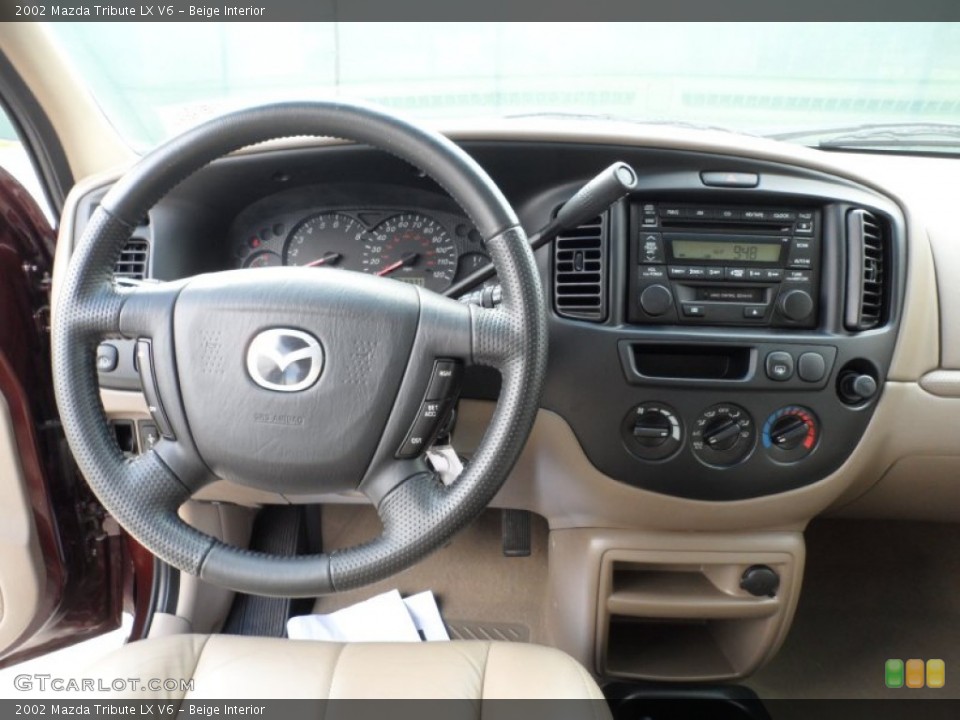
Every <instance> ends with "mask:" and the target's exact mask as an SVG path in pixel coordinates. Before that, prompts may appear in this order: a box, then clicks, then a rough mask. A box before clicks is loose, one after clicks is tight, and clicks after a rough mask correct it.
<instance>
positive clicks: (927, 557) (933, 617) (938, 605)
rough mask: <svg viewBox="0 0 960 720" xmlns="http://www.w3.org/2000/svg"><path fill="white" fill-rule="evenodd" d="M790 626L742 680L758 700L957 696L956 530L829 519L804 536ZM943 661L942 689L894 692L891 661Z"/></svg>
mask: <svg viewBox="0 0 960 720" xmlns="http://www.w3.org/2000/svg"><path fill="white" fill-rule="evenodd" d="M806 538H807V564H806V572H805V577H804V581H803V588H802V591H801V595H800V603H799V606H798V608H797V615H796V619H795V620H794V623H793V628H792V629H791V631H790V634H789V636H788V637H787V640H786V642H785V643H784V646H783V648H782V649H781V651H780V653H779V654H778V656H777V657H776V658H774V660H773V661H772V662H771V664H770V665H769V666H767V667H766V668H764V669H763V670H761V671H760V672H759V673H758V674H756V675H755V676H754V677H752V678H750V679H749V681H748V682H747V683H746V684H747V685H749V686H750V687H752V688H753V689H754V690H755V691H756V692H757V694H758V695H759V696H760V697H761V698H884V699H909V698H916V697H929V698H960V526H958V525H946V524H934V523H917V522H900V521H873V520H871V521H863V520H823V521H817V522H815V523H813V524H812V525H811V526H810V528H809V530H808V531H807V533H806ZM910 658H917V659H921V660H930V659H941V660H943V661H944V662H945V663H946V684H945V686H944V687H943V688H940V689H932V688H922V689H907V688H900V689H888V688H886V687H885V684H884V663H885V662H886V660H887V659H900V660H903V661H906V660H908V659H910Z"/></svg>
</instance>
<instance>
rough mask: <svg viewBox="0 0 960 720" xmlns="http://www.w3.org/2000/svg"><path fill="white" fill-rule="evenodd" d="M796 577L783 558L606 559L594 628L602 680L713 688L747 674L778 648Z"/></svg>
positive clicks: (615, 554)
mask: <svg viewBox="0 0 960 720" xmlns="http://www.w3.org/2000/svg"><path fill="white" fill-rule="evenodd" d="M794 567H795V566H794V563H793V560H792V558H791V557H790V556H789V555H787V554H782V553H756V554H754V553H724V552H714V551H702V552H682V551H681V552H674V551H663V552H661V551H643V550H635V551H630V550H615V551H608V552H607V553H606V554H605V555H604V557H603V560H602V561H601V573H600V597H599V604H598V618H597V622H598V626H597V668H598V670H599V672H600V674H601V675H607V676H611V677H620V678H630V679H638V680H639V679H643V680H661V681H674V680H689V681H708V680H709V681H715V680H729V679H735V678H738V677H742V676H744V675H745V674H748V673H750V672H752V671H753V670H755V669H756V668H757V667H759V666H760V665H761V664H762V663H763V662H764V660H765V659H766V658H769V657H770V655H771V653H772V651H773V650H774V649H775V647H776V645H777V644H778V643H779V642H780V641H781V640H782V637H783V629H784V624H785V623H786V622H788V621H789V608H790V606H791V603H792V600H793V595H792V593H791V588H792V587H793V582H794Z"/></svg>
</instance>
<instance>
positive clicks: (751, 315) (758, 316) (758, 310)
mask: <svg viewBox="0 0 960 720" xmlns="http://www.w3.org/2000/svg"><path fill="white" fill-rule="evenodd" d="M766 313H767V306H766V305H747V306H746V307H744V308H743V316H744V317H745V318H747V319H748V320H762V319H763V316H764V315H766Z"/></svg>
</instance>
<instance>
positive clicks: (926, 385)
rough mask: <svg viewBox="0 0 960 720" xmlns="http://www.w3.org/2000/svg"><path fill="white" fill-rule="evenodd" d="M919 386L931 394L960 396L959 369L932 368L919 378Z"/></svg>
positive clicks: (948, 396)
mask: <svg viewBox="0 0 960 720" xmlns="http://www.w3.org/2000/svg"><path fill="white" fill-rule="evenodd" d="M920 386H921V387H922V388H923V389H924V390H926V391H927V392H928V393H931V394H933V395H939V396H940V397H946V398H960V370H934V371H933V372H929V373H927V374H926V375H924V376H923V377H922V378H920Z"/></svg>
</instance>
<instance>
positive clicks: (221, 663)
mask: <svg viewBox="0 0 960 720" xmlns="http://www.w3.org/2000/svg"><path fill="white" fill-rule="evenodd" d="M83 676H84V677H92V678H95V679H98V678H102V679H103V680H104V682H105V683H106V687H109V686H110V685H109V683H110V682H111V681H112V680H114V679H115V678H129V677H139V678H141V679H142V680H143V681H144V682H146V681H147V680H149V679H150V678H160V679H171V678H172V679H174V680H178V679H184V680H189V679H191V678H192V679H193V681H194V683H193V689H192V690H186V691H181V690H179V689H176V690H162V691H157V692H140V693H137V692H134V693H126V694H125V696H126V697H130V696H131V695H132V696H134V697H139V698H144V699H146V698H148V697H149V698H150V699H157V700H185V699H196V700H200V699H223V698H235V699H273V698H296V699H341V698H363V699H370V698H389V699H397V698H446V699H469V700H485V699H519V698H535V699H564V700H567V699H571V700H572V699H581V700H592V701H594V702H588V703H574V705H576V706H578V707H579V708H580V710H579V711H578V712H577V714H576V716H577V717H580V716H587V717H591V718H606V717H608V715H609V713H608V710H607V707H606V703H605V702H603V695H602V694H601V692H600V689H599V688H598V687H597V684H596V682H594V680H593V678H592V677H590V675H589V674H588V673H587V671H586V670H585V669H584V668H583V667H582V666H581V665H580V664H579V663H577V662H576V661H575V660H574V659H573V658H571V657H570V656H568V655H566V654H564V653H562V652H560V651H559V650H555V649H553V648H547V647H542V646H539V645H527V644H521V643H505V642H480V641H478V642H472V641H453V642H435V643H351V644H343V643H327V642H314V641H304V640H281V639H276V638H251V637H238V636H231V635H173V636H169V637H163V638H157V639H152V640H143V641H141V642H135V643H131V644H129V645H126V646H124V647H123V648H121V649H120V650H118V651H116V652H115V653H113V654H112V655H109V656H108V657H106V658H104V660H102V661H101V662H99V663H98V664H96V665H95V666H94V667H92V668H86V669H85V670H84V672H83ZM564 714H567V713H564Z"/></svg>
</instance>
